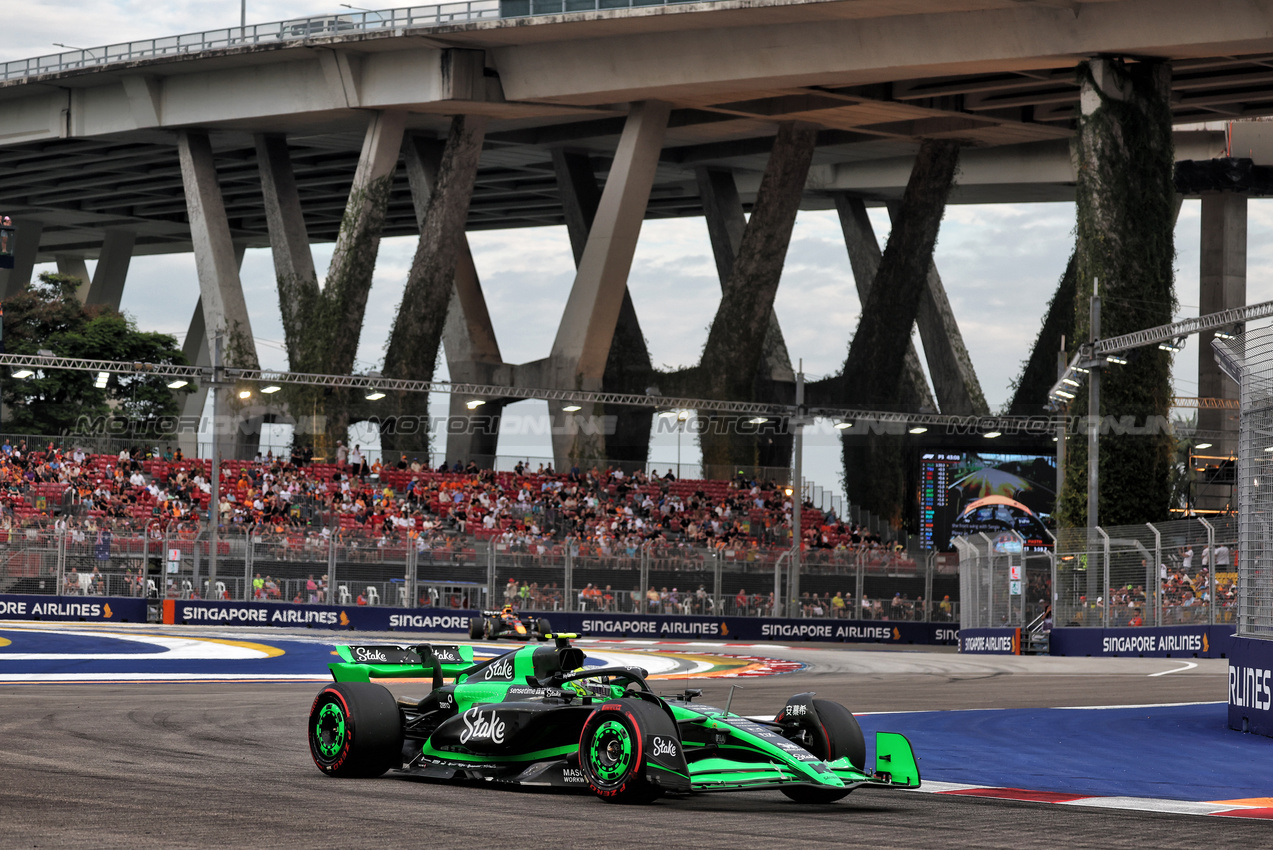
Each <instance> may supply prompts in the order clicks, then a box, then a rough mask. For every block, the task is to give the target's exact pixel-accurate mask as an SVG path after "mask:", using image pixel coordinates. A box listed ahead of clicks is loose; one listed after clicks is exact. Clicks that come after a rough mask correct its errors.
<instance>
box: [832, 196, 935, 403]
mask: <svg viewBox="0 0 1273 850" xmlns="http://www.w3.org/2000/svg"><path fill="white" fill-rule="evenodd" d="M835 209H836V212H837V213H838V214H839V216H840V230H841V231H842V232H843V233H844V246H845V248H847V249H848V252H849V266H850V267H851V268H852V269H853V282H854V284H855V285H856V287H857V292H858V302H859V303H860V304H862V305H863V306H865V305H866V302H867V299H868V298H869V297H870V294H871V287H872V285H874V283H875V275H876V274H877V273H878V272H879V270H880V257H881V254H880V243H879V240H878V239H876V237H875V228H873V227H872V226H871V219H870V218H869V217H868V216H867V214H866V203H865V202H864V201H863V200H862V199H861V198H857V197H853V196H852V195H847V194H844V193H842V192H837V193H836V195H835ZM904 358H905V359H904V361H903V364H902V379H901V380H902V395H901V403H902V405H903V406H904V407H905V408H906V409H908V410H937V402H936V401H934V400H933V394H932V392H931V391H930V390H929V389H928V379H927V378H926V377H924V369H923V367H922V366H920V363H919V353H918V352H917V351H916V350H915V343H914V342H910V341H908V343H907V347H906V354H905V355H904ZM837 401H839V402H841V403H843V401H844V399H837Z"/></svg>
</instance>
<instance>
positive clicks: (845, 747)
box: [782, 699, 866, 803]
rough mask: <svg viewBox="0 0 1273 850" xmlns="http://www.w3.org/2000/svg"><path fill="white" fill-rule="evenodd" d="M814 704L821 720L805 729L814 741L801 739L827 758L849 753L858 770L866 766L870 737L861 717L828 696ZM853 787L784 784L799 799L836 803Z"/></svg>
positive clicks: (822, 756) (803, 744) (833, 758)
mask: <svg viewBox="0 0 1273 850" xmlns="http://www.w3.org/2000/svg"><path fill="white" fill-rule="evenodd" d="M813 708H814V710H815V711H816V712H817V713H818V720H819V721H820V722H819V723H811V724H809V726H807V727H806V729H805V731H806V732H808V733H809V737H810V738H811V739H812V742H811V743H810V742H804V741H802V742H801V745H802V746H804V747H806V748H807V749H808V750H809V752H811V753H813V754H814V755H815V756H817V757H818V758H820V759H822V760H823V761H836V760H837V759H842V758H844V757H845V756H848V758H849V762H850V763H851V764H852V765H853V766H854V767H856V768H857V769H858V770H865V769H866V739H865V738H864V737H863V736H862V727H861V726H859V725H858V721H857V718H856V717H854V716H853V712H851V711H849V710H848V709H847V708H845V707H844V706H842V705H840V704H839V703H838V702H831V700H826V699H815V700H814V701H813ZM852 790H853V789H852V788H815V787H811V786H808V785H794V786H791V787H789V788H783V789H782V793H784V794H786V795H787V796H788V797H789V798H791V799H792V800H795V801H796V802H797V803H834V802H835V801H836V800H842V799H844V798H845V797H847V796H849V793H850V792H851V791H852Z"/></svg>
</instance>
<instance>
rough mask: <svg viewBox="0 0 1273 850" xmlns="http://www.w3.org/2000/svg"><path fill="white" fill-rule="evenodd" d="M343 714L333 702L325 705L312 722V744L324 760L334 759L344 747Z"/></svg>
mask: <svg viewBox="0 0 1273 850" xmlns="http://www.w3.org/2000/svg"><path fill="white" fill-rule="evenodd" d="M345 731H346V730H345V712H344V711H343V710H342V709H341V707H340V706H339V705H337V704H336V703H334V702H329V703H325V704H324V705H323V707H322V708H320V709H319V710H318V717H317V719H316V720H315V721H314V743H315V744H317V745H318V753H319V755H320V756H321V757H322V758H324V759H329V760H330V759H334V758H335V757H336V755H337V754H338V753H340V750H341V748H342V747H344V746H345Z"/></svg>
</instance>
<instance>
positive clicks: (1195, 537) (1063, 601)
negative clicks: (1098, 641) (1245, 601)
mask: <svg viewBox="0 0 1273 850" xmlns="http://www.w3.org/2000/svg"><path fill="white" fill-rule="evenodd" d="M1238 562H1239V546H1238V522H1237V518H1236V517H1233V516H1215V517H1211V518H1194V519H1182V520H1173V521H1169V522H1159V523H1152V524H1151V523H1145V524H1144V525H1126V526H1109V527H1098V528H1095V529H1092V530H1090V531H1089V530H1088V529H1086V528H1068V529H1061V530H1060V531H1058V533H1057V562H1056V584H1055V591H1056V597H1055V601H1054V609H1055V610H1054V620H1055V623H1056V625H1058V626H1101V627H1105V628H1110V627H1119V626H1142V625H1143V626H1176V625H1201V624H1207V625H1216V624H1223V623H1232V622H1233V621H1234V615H1235V612H1236V602H1237V579H1238V573H1237V569H1236V567H1235V566H1234V565H1235V564H1237V563H1238Z"/></svg>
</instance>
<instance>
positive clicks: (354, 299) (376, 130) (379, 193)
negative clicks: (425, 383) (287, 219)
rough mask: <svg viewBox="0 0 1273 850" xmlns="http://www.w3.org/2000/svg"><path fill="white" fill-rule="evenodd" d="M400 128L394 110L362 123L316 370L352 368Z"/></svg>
mask: <svg viewBox="0 0 1273 850" xmlns="http://www.w3.org/2000/svg"><path fill="white" fill-rule="evenodd" d="M405 126H406V113H404V112H396V111H385V112H377V113H375V114H374V115H373V116H372V118H371V121H370V122H368V125H367V132H366V135H365V136H364V138H363V145H362V154H361V155H360V157H359V159H358V168H357V170H356V171H355V172H354V182H353V185H352V186H350V188H349V200H348V201H347V202H346V205H345V216H344V219H343V220H342V221H341V226H340V234H339V235H338V236H337V237H336V247H335V250H334V251H333V252H332V260H331V265H330V266H329V267H328V269H327V279H326V281H325V282H324V285H323V300H324V302H325V304H324V306H325V307H326V311H325V312H326V314H327V322H328V325H327V327H326V328H325V330H327V331H328V333H327V334H324V335H323V336H324V338H323V339H321V340H318V339H315V342H316V343H317V347H318V348H319V349H320V350H317V351H314V352H313V353H312V355H311V356H313V357H315V358H316V359H319V358H321V359H320V362H322V363H323V364H324V369H323V370H322V371H328V372H331V373H332V374H337V375H344V374H349V372H351V371H352V370H353V367H354V359H355V357H356V355H357V352H358V340H359V338H360V337H361V336H362V322H363V316H364V315H365V313H366V311H367V294H368V293H369V292H370V291H371V278H372V275H373V273H374V272H375V270H376V255H377V254H378V253H379V251H380V234H381V231H382V230H383V229H384V220H385V211H386V209H387V208H388V204H389V192H390V189H391V188H392V186H393V174H394V171H395V170H396V169H397V166H398V154H399V151H400V150H401V148H402V135H403V130H404V128H405ZM312 320H313V319H312V318H311V321H312ZM294 366H295V364H294ZM328 413H329V416H330V411H329V412H328Z"/></svg>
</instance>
